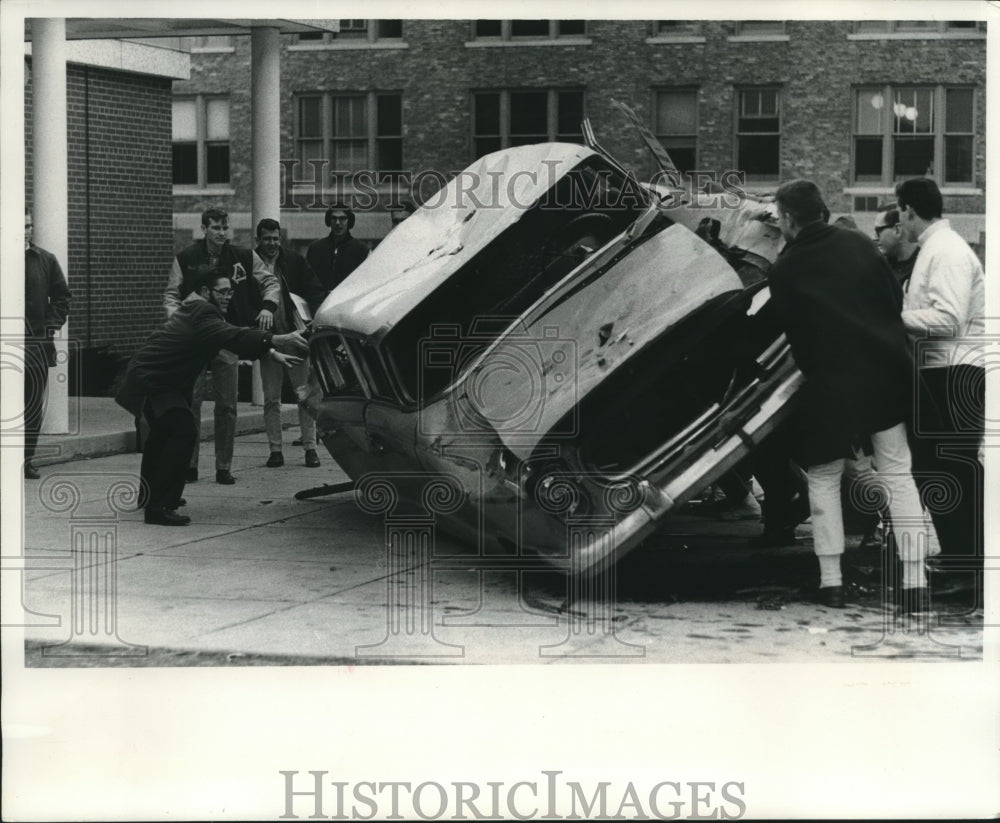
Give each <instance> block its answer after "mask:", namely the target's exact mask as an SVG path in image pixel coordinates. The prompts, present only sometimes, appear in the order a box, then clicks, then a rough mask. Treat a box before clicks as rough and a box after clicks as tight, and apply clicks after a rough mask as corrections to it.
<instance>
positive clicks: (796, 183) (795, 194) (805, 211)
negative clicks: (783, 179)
mask: <svg viewBox="0 0 1000 823" xmlns="http://www.w3.org/2000/svg"><path fill="white" fill-rule="evenodd" d="M774 201H775V202H776V203H777V204H778V207H779V208H780V209H781V210H782V211H785V212H788V214H790V215H791V216H792V219H793V220H795V222H796V223H798V225H800V226H805V225H806V224H807V223H817V222H826V220H828V219H829V218H830V210H829V209H828V208H827V207H826V203H825V202H823V195H822V194H820V191H819V186H817V185H816V184H815V183H813V182H812V180H789V181H788V182H787V183H782V184H781V185H780V186H778V190H777V191H776V192H775V193H774Z"/></svg>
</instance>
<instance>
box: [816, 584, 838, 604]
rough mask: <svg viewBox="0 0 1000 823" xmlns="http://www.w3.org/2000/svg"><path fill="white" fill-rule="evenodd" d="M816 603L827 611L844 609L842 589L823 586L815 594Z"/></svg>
mask: <svg viewBox="0 0 1000 823" xmlns="http://www.w3.org/2000/svg"><path fill="white" fill-rule="evenodd" d="M816 602H817V603H819V604H820V605H821V606H826V607H827V608H828V609H842V608H844V587H843V586H823V588H821V589H818V590H817V592H816Z"/></svg>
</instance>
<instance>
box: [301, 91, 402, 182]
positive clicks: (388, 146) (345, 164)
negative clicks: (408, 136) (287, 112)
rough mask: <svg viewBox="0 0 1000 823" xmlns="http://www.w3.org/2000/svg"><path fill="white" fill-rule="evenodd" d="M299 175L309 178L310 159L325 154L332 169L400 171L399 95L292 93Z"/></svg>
mask: <svg viewBox="0 0 1000 823" xmlns="http://www.w3.org/2000/svg"><path fill="white" fill-rule="evenodd" d="M295 123H296V136H295V140H296V157H297V159H298V161H299V166H298V171H297V175H298V176H299V178H300V179H303V178H309V177H310V176H311V175H312V173H313V172H312V171H311V170H310V167H309V161H310V160H317V161H322V160H326V161H328V162H329V163H330V170H331V171H333V172H343V173H347V174H350V173H352V172H358V171H362V170H372V171H401V170H402V167H403V116H402V95H400V94H396V93H382V92H368V93H367V94H304V95H299V96H298V97H297V98H296V119H295Z"/></svg>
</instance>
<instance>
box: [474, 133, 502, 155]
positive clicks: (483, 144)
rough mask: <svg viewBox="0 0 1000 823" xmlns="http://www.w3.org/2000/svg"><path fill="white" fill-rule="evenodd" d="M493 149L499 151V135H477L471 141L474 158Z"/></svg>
mask: <svg viewBox="0 0 1000 823" xmlns="http://www.w3.org/2000/svg"><path fill="white" fill-rule="evenodd" d="M495 151H500V138H499V137H477V138H476V139H475V140H473V141H472V152H473V154H475V156H476V158H479V157H482V156H483V155H484V154H490V153H492V152H495Z"/></svg>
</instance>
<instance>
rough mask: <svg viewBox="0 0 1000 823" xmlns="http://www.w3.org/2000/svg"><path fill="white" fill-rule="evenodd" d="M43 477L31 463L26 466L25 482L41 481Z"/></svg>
mask: <svg viewBox="0 0 1000 823" xmlns="http://www.w3.org/2000/svg"><path fill="white" fill-rule="evenodd" d="M40 478H41V475H40V474H39V473H38V472H37V470H36V469H35V467H34V466H32V465H31V464H30V463H25V464H24V479H25V480H39V479H40Z"/></svg>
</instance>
